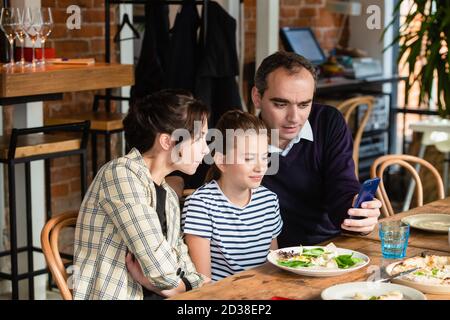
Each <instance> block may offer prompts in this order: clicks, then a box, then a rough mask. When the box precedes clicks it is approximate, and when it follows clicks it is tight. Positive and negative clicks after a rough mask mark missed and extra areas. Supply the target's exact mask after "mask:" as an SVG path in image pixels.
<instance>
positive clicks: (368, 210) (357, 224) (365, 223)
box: [341, 178, 382, 234]
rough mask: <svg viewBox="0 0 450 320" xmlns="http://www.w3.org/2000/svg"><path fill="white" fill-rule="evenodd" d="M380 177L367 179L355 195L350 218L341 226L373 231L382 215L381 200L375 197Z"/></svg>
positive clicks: (353, 229) (349, 213)
mask: <svg viewBox="0 0 450 320" xmlns="http://www.w3.org/2000/svg"><path fill="white" fill-rule="evenodd" d="M379 182H380V179H379V178H375V179H371V180H367V181H365V182H364V183H363V185H362V186H361V189H360V191H359V194H358V195H357V196H356V197H355V200H354V205H353V208H351V209H349V210H348V215H349V218H348V219H345V220H344V222H343V223H342V225H341V228H342V229H344V230H347V231H352V232H357V233H363V234H367V233H370V232H372V231H373V229H374V228H375V226H376V225H377V223H378V217H379V216H380V208H381V205H382V204H381V202H380V201H379V200H377V199H375V193H376V191H377V189H378V184H379Z"/></svg>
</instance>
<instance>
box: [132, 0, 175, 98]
mask: <svg viewBox="0 0 450 320" xmlns="http://www.w3.org/2000/svg"><path fill="white" fill-rule="evenodd" d="M145 21H146V23H145V34H144V39H143V41H142V49H141V54H140V56H139V61H138V64H137V66H136V70H135V85H134V86H133V87H132V88H131V101H132V102H133V101H135V100H136V99H139V98H142V97H144V96H146V95H148V94H150V93H153V92H156V91H159V90H161V89H163V88H164V83H165V80H164V78H165V68H166V66H167V63H168V62H167V60H168V52H169V45H170V38H169V27H170V25H169V8H168V6H167V4H164V3H163V2H159V1H149V2H148V3H147V4H146V5H145Z"/></svg>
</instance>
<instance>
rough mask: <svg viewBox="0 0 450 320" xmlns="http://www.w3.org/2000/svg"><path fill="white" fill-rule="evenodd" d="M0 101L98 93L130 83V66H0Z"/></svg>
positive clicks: (131, 79) (99, 64)
mask: <svg viewBox="0 0 450 320" xmlns="http://www.w3.org/2000/svg"><path fill="white" fill-rule="evenodd" d="M0 69H1V70H0V98H13V97H23V96H33V95H43V94H54V93H64V92H75V91H85V90H100V89H109V88H118V87H125V86H130V85H133V84H134V71H133V66H132V65H125V64H114V63H111V64H109V63H96V64H94V65H90V66H87V65H51V64H49V65H46V66H45V67H39V66H38V67H36V68H32V67H24V68H23V67H19V66H16V67H14V68H12V69H7V68H3V67H1V66H0Z"/></svg>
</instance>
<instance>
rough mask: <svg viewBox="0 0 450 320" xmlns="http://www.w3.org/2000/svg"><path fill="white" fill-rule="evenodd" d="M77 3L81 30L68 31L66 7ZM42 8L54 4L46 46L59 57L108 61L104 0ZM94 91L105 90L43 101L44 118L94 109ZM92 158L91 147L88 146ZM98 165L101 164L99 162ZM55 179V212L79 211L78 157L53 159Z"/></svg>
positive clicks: (58, 1) (59, 0)
mask: <svg viewBox="0 0 450 320" xmlns="http://www.w3.org/2000/svg"><path fill="white" fill-rule="evenodd" d="M73 4H75V5H78V6H80V8H81V29H80V30H76V29H74V30H69V29H68V28H67V26H66V20H67V18H68V17H69V14H67V13H66V9H67V7H68V6H70V5H73ZM42 6H43V7H51V8H52V12H53V18H54V21H55V27H54V31H53V32H52V34H51V36H50V38H49V43H48V44H47V46H50V47H53V48H55V50H56V54H57V56H58V57H67V58H86V57H94V58H95V59H96V61H98V62H102V61H104V60H105V56H104V52H105V51H104V50H105V40H104V37H105V8H104V0H75V1H74V0H42ZM117 11H118V8H117V6H112V9H111V21H112V23H111V36H112V37H113V36H114V34H115V30H116V25H117V23H115V19H116V16H118V15H117ZM111 48H112V50H114V49H115V46H114V43H113V42H111ZM111 60H112V61H113V62H114V61H117V55H115V54H112V55H111ZM95 93H99V94H101V93H104V92H102V91H96V92H93V91H85V92H75V93H65V94H64V98H63V100H61V101H52V102H45V103H44V118H48V117H52V116H60V115H68V114H73V113H76V112H83V111H89V110H92V102H93V97H94V94H95ZM112 140H113V141H112V144H113V148H112V150H113V156H114V155H117V154H118V152H117V151H118V150H116V149H117V144H116V141H117V139H115V138H114V139H112ZM97 143H98V152H99V161H102V159H103V150H104V149H103V148H104V144H103V139H102V137H101V136H100V137H99V139H98V142H97ZM88 154H89V158H90V155H91V149H90V145H89V151H88ZM99 165H101V163H100V162H99ZM91 167H92V165H91V161H90V160H89V162H88V172H89V178H88V182H90V181H91V180H92V172H91ZM51 179H52V187H51V192H52V209H53V213H54V214H58V213H62V212H65V211H68V210H78V208H79V206H80V204H81V197H80V183H81V182H80V163H79V157H70V158H61V159H55V160H52V168H51Z"/></svg>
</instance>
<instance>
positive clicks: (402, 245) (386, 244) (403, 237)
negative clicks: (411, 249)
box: [379, 221, 409, 259]
mask: <svg viewBox="0 0 450 320" xmlns="http://www.w3.org/2000/svg"><path fill="white" fill-rule="evenodd" d="M379 234H380V240H381V253H382V254H383V258H386V259H402V258H404V257H406V249H407V247H408V239H409V225H408V224H405V223H403V222H401V221H384V222H380V224H379Z"/></svg>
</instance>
